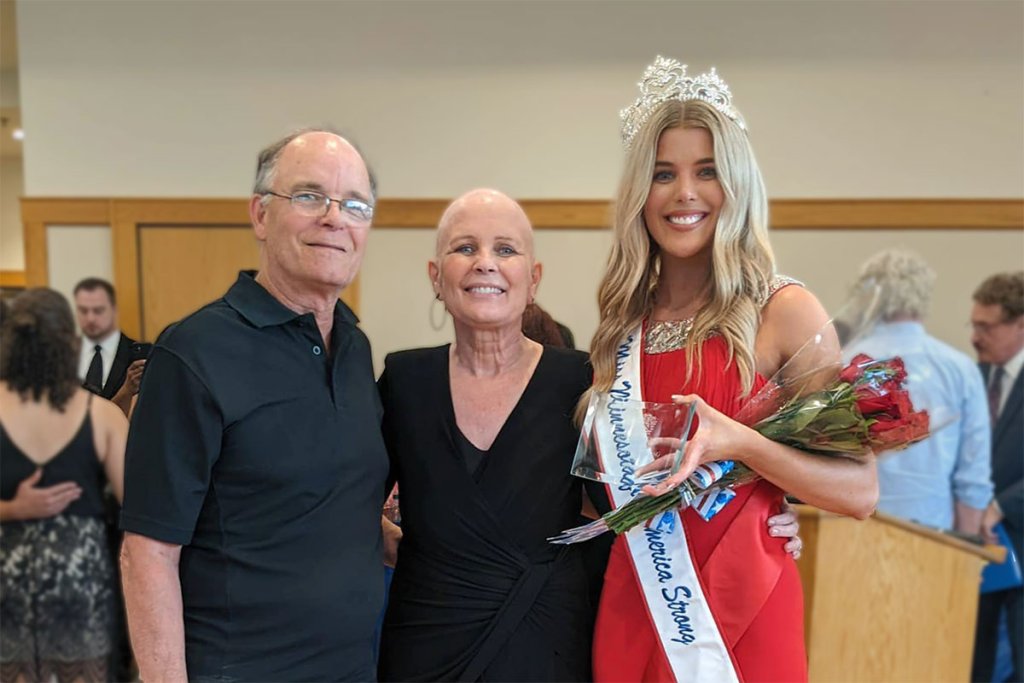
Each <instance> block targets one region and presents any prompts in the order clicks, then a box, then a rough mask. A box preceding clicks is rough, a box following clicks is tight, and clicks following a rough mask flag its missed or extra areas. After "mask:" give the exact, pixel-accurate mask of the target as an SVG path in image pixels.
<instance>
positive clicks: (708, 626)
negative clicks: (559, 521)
mask: <svg viewBox="0 0 1024 683" xmlns="http://www.w3.org/2000/svg"><path fill="white" fill-rule="evenodd" d="M642 334H643V332H642V329H641V328H637V329H636V330H634V331H633V332H632V333H630V334H629V335H628V336H627V337H626V340H625V341H624V342H623V343H622V344H620V345H619V348H618V352H617V354H616V358H615V365H616V367H615V370H616V373H615V375H616V376H615V383H614V384H613V385H612V389H611V391H610V392H609V393H610V395H611V396H612V397H613V400H611V401H610V402H609V405H608V410H609V411H613V410H615V400H616V399H618V400H636V401H639V400H642V397H641V395H640V346H641V343H640V340H641V337H642ZM603 465H604V468H605V471H606V472H607V473H608V474H609V475H611V476H612V477H613V478H614V480H615V481H623V480H625V481H626V482H631V481H632V479H633V471H632V469H633V468H632V466H631V465H630V463H629V461H628V460H625V461H623V460H622V459H620V458H618V457H605V458H604V459H603ZM608 491H609V495H610V496H611V498H612V501H613V503H614V505H615V507H616V508H618V507H621V506H623V505H625V504H626V503H628V502H629V501H630V500H632V499H633V498H634V497H636V496H637V495H638V494H639V493H640V487H639V486H636V485H630V484H629V483H624V484H618V485H614V484H609V485H608ZM626 541H627V544H628V547H629V554H630V556H631V559H632V561H633V566H634V567H635V568H636V573H637V576H638V577H639V580H640V587H641V589H642V591H643V594H644V599H645V600H646V602H647V611H648V613H649V614H650V615H651V619H652V620H653V622H654V629H655V631H656V632H657V634H658V638H659V640H660V641H661V646H662V649H663V650H664V652H665V655H666V657H667V658H668V662H669V664H670V665H671V667H672V672H673V674H674V675H675V678H676V680H678V681H683V680H686V681H729V682H733V681H735V682H737V683H738V681H739V678H738V676H737V675H736V671H735V669H734V668H733V664H732V660H731V659H730V657H729V651H728V649H727V648H726V646H725V642H724V640H723V639H722V635H721V634H720V633H719V632H718V626H717V624H715V620H714V617H713V616H712V615H711V608H710V606H709V605H708V602H707V600H706V599H705V597H704V591H703V590H702V589H701V586H700V581H699V580H698V578H697V569H696V567H694V566H693V562H692V561H691V559H690V552H689V549H688V548H687V544H686V535H685V534H684V533H683V524H682V521H681V520H680V518H679V511H678V510H669V511H667V512H665V513H663V514H662V515H661V516H659V517H658V518H657V519H656V521H652V523H651V525H650V526H649V527H645V526H644V525H638V526H636V527H634V528H633V529H632V531H630V532H628V533H627V534H626Z"/></svg>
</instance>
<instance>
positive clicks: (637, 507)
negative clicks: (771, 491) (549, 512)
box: [550, 304, 936, 544]
mask: <svg viewBox="0 0 1024 683" xmlns="http://www.w3.org/2000/svg"><path fill="white" fill-rule="evenodd" d="M861 305H862V304H861ZM863 315H864V314H862V317H863ZM861 327H862V328H863V329H865V330H866V329H868V328H869V327H870V325H868V324H867V323H865V324H863V325H862V326H861ZM859 336H860V335H859V334H857V335H854V338H856V337H859ZM839 357H840V353H839V346H838V341H837V340H836V337H835V334H834V333H832V332H831V330H823V331H822V332H821V333H819V334H816V335H815V336H814V337H813V338H812V339H810V340H809V341H808V342H807V343H806V344H805V345H804V346H803V347H802V348H801V349H800V350H799V351H798V352H797V353H796V354H794V356H793V357H792V358H791V359H790V360H789V361H788V362H787V363H786V364H785V365H784V366H783V368H782V369H780V370H779V372H778V373H776V374H775V375H774V376H773V377H772V378H771V379H770V380H769V381H768V382H767V383H766V384H765V385H764V386H763V387H762V388H761V389H760V390H759V391H758V392H756V393H755V394H754V395H753V396H752V397H751V399H750V400H749V401H748V402H747V403H746V404H745V405H744V407H743V408H742V409H741V410H740V412H739V413H738V414H737V415H736V416H735V419H736V420H737V421H738V422H741V423H743V424H746V425H748V426H750V427H751V428H752V429H754V430H755V431H757V432H758V433H760V434H762V435H763V436H765V437H766V438H769V439H771V440H772V441H777V442H779V443H783V444H786V445H788V446H792V447H793V448H797V449H800V450H802V451H807V452H810V453H815V454H818V455H820V456H822V457H847V458H867V457H873V456H874V455H877V454H880V453H882V452H885V451H894V450H900V449H903V448H906V447H907V446H909V445H911V444H913V443H916V442H918V441H921V440H922V439H924V438H925V437H927V436H928V434H929V432H930V428H932V427H934V426H936V425H934V424H933V423H932V421H931V420H930V419H929V414H928V412H927V411H924V410H916V409H915V408H914V405H913V403H912V401H911V398H910V394H909V392H908V390H907V387H906V386H905V385H906V381H907V371H906V368H905V367H904V363H903V360H902V359H901V358H899V357H894V358H889V359H881V360H877V359H873V358H870V357H868V356H866V355H864V354H861V355H858V356H856V357H854V358H853V359H852V360H851V361H850V362H849V363H847V364H846V365H843V364H841V363H840V362H839V361H838V360H837V359H838V358H839ZM683 447H685V444H684V445H683ZM666 474H667V473H666ZM757 478H758V475H757V473H755V472H754V471H753V470H751V469H750V468H748V467H747V466H745V465H744V464H743V463H742V462H739V461H733V460H727V461H720V462H715V463H708V464H704V465H701V466H699V467H698V468H697V470H696V471H695V472H694V473H693V474H692V475H691V476H690V477H689V478H688V479H686V480H685V481H684V482H683V483H682V484H681V485H680V486H679V487H677V488H676V489H674V490H672V491H669V492H668V493H664V494H662V495H659V496H645V495H639V496H637V497H636V498H634V499H633V500H632V501H630V502H629V503H627V504H626V505H624V506H622V507H620V508H618V509H616V510H613V511H611V512H609V513H607V514H605V515H604V516H603V517H601V518H600V519H598V520H596V521H594V522H591V523H590V524H586V525H584V526H580V527H576V528H574V529H569V530H567V531H564V532H562V533H561V534H560V535H559V536H556V537H554V538H552V539H550V540H551V541H552V542H553V543H563V544H567V543H579V542H582V541H586V540H589V539H591V538H594V537H596V536H599V535H601V534H603V533H605V532H607V531H613V532H615V533H616V534H621V533H624V532H626V531H628V530H629V529H632V528H633V527H634V526H636V525H638V524H640V523H643V522H646V521H648V520H650V519H653V518H654V517H656V516H658V515H659V514H661V513H663V512H665V511H667V510H670V509H672V508H674V507H677V506H680V505H690V506H692V507H694V508H695V509H696V510H697V512H698V513H699V514H700V515H701V516H702V517H703V518H704V519H710V518H711V517H713V516H714V515H715V514H716V513H717V512H718V511H719V510H720V509H721V508H722V507H724V506H725V505H727V504H728V503H729V501H730V500H731V499H732V498H733V497H734V496H735V493H734V491H733V489H734V488H735V487H737V486H741V485H743V484H747V483H749V482H752V481H754V480H756V479H757Z"/></svg>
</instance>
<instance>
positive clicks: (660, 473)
mask: <svg viewBox="0 0 1024 683" xmlns="http://www.w3.org/2000/svg"><path fill="white" fill-rule="evenodd" d="M695 409H696V404H689V405H681V404H678V403H651V402H647V401H632V400H623V399H621V398H619V397H617V396H616V395H615V394H614V392H611V393H606V392H597V391H595V392H593V393H592V394H591V396H590V404H589V405H588V406H587V413H586V416H585V417H584V419H583V427H582V429H581V430H580V440H579V442H578V444H577V445H576V456H575V457H574V459H573V463H572V470H571V472H572V474H574V475H576V476H577V477H583V478H585V479H590V480H592V481H599V482H602V483H605V484H612V485H616V486H619V485H626V486H639V485H644V484H650V483H655V482H658V481H660V480H661V479H664V478H665V477H667V476H668V475H669V474H671V473H674V472H675V471H676V470H678V468H679V463H680V461H681V460H682V455H683V449H684V447H685V445H686V441H687V438H688V435H689V433H690V427H691V425H692V424H693V415H694V411H695ZM655 461H658V462H657V464H656V465H654V466H652V467H651V468H649V469H650V470H651V471H645V472H643V473H639V471H640V470H641V469H642V468H644V467H645V466H648V465H652V463H655Z"/></svg>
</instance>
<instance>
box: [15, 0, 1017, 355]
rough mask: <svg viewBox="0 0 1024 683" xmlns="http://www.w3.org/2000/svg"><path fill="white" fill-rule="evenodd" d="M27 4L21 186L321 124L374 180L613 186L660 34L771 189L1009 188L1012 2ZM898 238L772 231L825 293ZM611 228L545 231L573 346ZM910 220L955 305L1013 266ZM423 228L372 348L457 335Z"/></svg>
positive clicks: (225, 171) (199, 177) (958, 337)
mask: <svg viewBox="0 0 1024 683" xmlns="http://www.w3.org/2000/svg"><path fill="white" fill-rule="evenodd" d="M18 10H19V11H18V23H19V31H20V35H19V47H20V54H21V83H20V87H21V100H22V108H23V115H24V120H25V122H26V128H27V130H28V131H29V133H30V135H29V137H28V138H27V139H26V141H25V155H26V171H25V173H26V175H25V183H26V192H27V193H28V194H30V195H34V196H39V195H58V196H75V195H79V196H133V195H139V196H244V195H245V194H246V193H247V192H248V189H249V186H250V183H251V177H252V172H253V166H254V159H255V154H256V150H257V149H259V148H260V147H261V146H262V145H264V144H266V143H267V142H269V141H270V140H272V139H273V138H275V137H276V136H278V135H280V134H281V133H283V132H285V131H287V130H289V129H292V128H294V127H296V126H299V125H302V124H308V123H320V122H325V121H333V122H335V123H337V124H339V125H342V126H344V127H345V128H346V129H347V130H350V131H352V132H353V133H354V137H355V138H356V139H357V141H358V142H360V143H361V145H362V147H363V148H364V149H365V151H366V153H367V156H368V158H369V160H370V161H371V162H372V164H373V166H374V167H375V170H376V171H377V174H378V176H379V178H380V181H381V192H382V194H383V195H384V196H390V197H444V198H448V197H452V196H454V195H456V194H459V193H460V192H462V191H464V190H466V189H468V188H469V187H473V186H478V185H490V186H497V187H499V188H501V189H503V190H505V191H507V192H509V193H511V194H513V195H515V196H518V197H531V198H541V197H562V198H591V197H596V198H608V197H611V196H612V194H613V193H614V190H615V185H616V182H617V177H618V173H619V166H620V159H621V150H620V147H619V143H618V130H617V128H618V119H617V112H618V110H619V109H620V108H621V107H623V106H625V105H626V104H628V103H629V102H630V101H631V100H632V99H633V98H634V97H635V83H636V81H637V80H638V79H639V77H640V75H641V72H642V69H643V66H644V65H645V64H647V63H648V62H649V61H650V60H651V59H652V57H653V56H654V55H655V54H657V53H662V54H666V55H671V56H676V57H679V58H682V59H685V60H687V61H689V63H691V64H692V65H694V66H695V67H697V68H699V69H700V70H703V69H705V68H706V67H707V66H709V65H711V64H714V65H717V66H718V68H719V71H720V73H721V74H722V75H723V76H724V77H725V78H726V79H727V80H728V81H729V83H730V84H731V86H732V89H733V92H734V94H735V96H736V102H737V104H738V106H739V107H740V108H741V109H742V110H743V112H744V114H745V115H746V118H747V119H748V122H749V124H750V131H751V136H752V139H753V142H754V146H755V149H756V150H757V153H758V158H759V161H760V163H761V166H762V169H763V171H764V174H765V178H766V182H767V184H768V188H769V192H770V194H771V195H772V196H773V197H799V198H808V197H854V198H857V197H868V198H874V197H958V198H977V197H1021V196H1022V188H1024V152H1022V150H1024V127H1022V126H1021V125H1020V124H1021V120H1022V119H1024V36H1022V34H1021V31H1020V26H1021V25H1022V23H1024V4H1021V3H1017V2H999V1H994V2H986V1H982V0H978V1H972V2H955V1H954V2H945V1H938V2H928V1H919V2H902V3H878V2H816V1H808V2H802V1H793V2H743V1H737V2H724V3H720V2H672V3H669V2H656V3H650V2H631V3H625V2H623V3H612V2H603V3H596V2H595V3H591V2H545V3H527V2H486V3H467V2H408V1H395V2H385V3H351V2H330V3H326V2H301V1H299V2H288V3H283V2H259V1H255V0H254V1H245V0H239V1H236V2H206V3H183V2H179V1H174V0H150V1H147V2H135V3H125V2H119V1H116V0H92V1H91V2H75V1H69V0H52V1H49V2H22V3H20V4H19V8H18ZM865 235H867V237H865ZM897 238H900V239H902V237H901V236H890V235H886V234H884V233H852V232H840V233H836V232H830V233H820V234H818V233H806V232H802V233H780V234H778V235H776V236H775V241H776V243H777V245H778V252H779V256H780V261H781V263H782V265H783V268H784V270H788V271H789V272H791V273H793V274H795V275H798V276H800V275H802V276H803V277H805V278H806V279H807V280H808V282H809V284H810V285H811V286H812V287H813V288H814V289H815V290H816V291H818V292H820V293H821V294H822V296H823V298H824V299H825V300H826V303H829V304H830V305H833V304H834V301H833V300H834V299H835V298H836V297H837V296H838V295H837V294H834V292H839V291H841V290H842V289H843V288H845V286H846V284H847V283H848V281H850V280H852V278H853V274H854V272H855V267H856V261H858V260H859V259H860V257H861V255H862V254H863V255H865V256H866V255H867V253H868V251H869V250H870V249H873V248H874V247H875V246H876V245H877V246H879V247H880V246H881V245H882V244H883V243H887V242H889V241H892V240H896V239H897ZM607 240H608V236H607V234H605V233H602V232H599V231H592V232H579V233H566V234H564V235H563V234H552V233H542V235H541V237H540V238H539V239H538V250H539V252H540V257H541V259H542V260H544V261H545V262H546V265H547V270H546V277H545V282H544V283H543V284H542V289H541V294H540V301H541V303H542V304H543V305H545V306H546V307H548V308H549V309H551V310H552V312H553V313H554V314H555V316H556V317H557V318H558V319H560V320H563V321H564V322H566V323H567V324H569V325H570V327H572V328H573V329H574V331H576V333H577V337H578V340H579V342H580V343H581V345H585V344H586V343H587V342H588V341H589V337H590V335H591V334H592V331H593V327H594V325H595V324H596V310H595V304H594V291H595V286H596V282H597V277H598V273H599V272H600V268H601V265H602V264H603V262H604V259H605V254H606V252H607ZM907 240H909V243H910V245H911V246H917V247H919V248H920V250H921V251H922V252H924V253H925V254H926V256H929V257H930V258H933V259H935V260H936V261H938V262H937V263H936V264H935V265H936V267H937V269H938V270H939V271H940V278H941V279H940V285H939V286H940V290H939V291H938V292H937V296H938V297H939V298H940V300H942V301H953V298H954V297H960V298H958V299H957V301H964V300H965V299H966V297H967V296H968V295H969V292H970V290H971V289H972V288H973V287H974V286H975V285H976V283H977V281H978V280H979V279H980V278H981V276H982V275H983V274H987V273H988V272H989V271H992V270H996V269H997V268H1009V267H1013V266H1015V265H1016V266H1017V267H1020V265H1021V264H1022V262H1024V253H1022V251H1024V249H1022V243H1021V235H1020V233H1001V234H998V235H990V236H979V235H975V234H973V233H968V232H959V233H945V234H939V233H917V234H915V235H913V236H908V237H907ZM429 244H430V238H429V237H427V236H425V235H423V234H419V233H416V231H401V232H396V231H388V230H379V231H376V232H375V233H374V235H373V237H372V238H371V250H370V253H369V255H368V256H367V260H366V265H365V267H364V271H363V278H364V279H363V286H362V312H363V316H362V317H363V320H364V325H365V327H366V329H367V331H368V333H369V334H370V337H371V338H372V339H373V341H374V343H375V346H376V348H377V354H378V356H377V358H378V360H379V358H380V354H382V353H383V352H385V351H387V350H393V349H397V348H401V347H405V346H413V345H422V344H430V343H439V341H440V340H441V339H442V338H443V337H445V335H444V334H440V333H433V332H432V331H431V330H430V328H429V325H428V323H427V320H426V315H427V314H426V308H427V306H428V304H429V301H430V298H429V289H428V288H427V285H426V278H425V276H424V275H423V268H424V266H423V263H424V261H425V259H426V258H428V257H429V254H430V247H429ZM810 245H814V246H813V249H812V247H811V246H810ZM992 247H994V248H995V252H996V253H997V254H998V256H997V257H996V259H994V260H993V259H992V258H991V257H990V253H991V252H990V251H989V249H990V248H992ZM805 261H806V262H805ZM963 264H970V266H969V267H967V266H964V265H963ZM997 264H998V265H997ZM818 269H820V270H818ZM804 270H806V271H807V272H806V273H804V272H803V271H804ZM941 288H945V289H941ZM958 305H959V304H956V303H950V304H949V306H948V307H941V306H940V307H937V308H936V311H935V312H934V313H933V321H934V325H935V326H936V329H938V330H940V331H941V333H942V336H944V338H946V339H947V341H950V342H951V343H955V344H959V345H961V346H962V345H963V344H962V329H961V328H960V327H959V325H960V324H961V323H962V321H963V319H964V317H965V313H964V310H963V309H962V308H957V306H958Z"/></svg>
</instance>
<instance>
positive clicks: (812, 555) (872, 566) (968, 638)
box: [795, 505, 1006, 683]
mask: <svg viewBox="0 0 1024 683" xmlns="http://www.w3.org/2000/svg"><path fill="white" fill-rule="evenodd" d="M795 507H796V509H797V511H798V514H799V516H800V536H801V537H802V538H803V540H804V550H803V552H802V554H801V557H800V560H799V561H798V562H797V564H798V566H799V568H800V578H801V580H802V581H803V588H804V630H805V638H806V642H807V659H808V674H809V678H810V681H811V682H812V683H824V682H826V681H828V682H830V683H831V682H833V681H857V682H858V683H860V682H869V681H878V682H883V681H884V682H886V683H889V682H891V681H955V682H957V683H965V682H966V681H968V680H969V679H970V675H971V657H972V656H973V652H974V627H975V620H976V618H977V612H978V588H979V586H980V583H981V570H982V568H983V567H984V566H985V564H986V563H988V562H1002V561H1003V559H1004V557H1005V552H1006V551H1005V549H1004V548H1002V547H1000V546H984V547H981V546H976V545H973V544H971V543H968V542H967V541H963V540H961V539H958V538H956V537H954V536H950V535H948V534H943V533H941V532H939V531H935V530H933V529H929V528H927V527H923V526H920V525H918V524H914V523H912V522H908V521H906V520H903V519H899V518H897V517H893V516H891V515H886V514H884V513H881V512H877V513H875V514H874V515H873V516H872V517H871V518H870V519H868V520H865V521H858V520H856V519H852V518H849V517H840V516H837V515H833V514H831V513H827V512H823V511H821V510H818V509H817V508H814V507H811V506H808V505H797V506H795Z"/></svg>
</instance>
